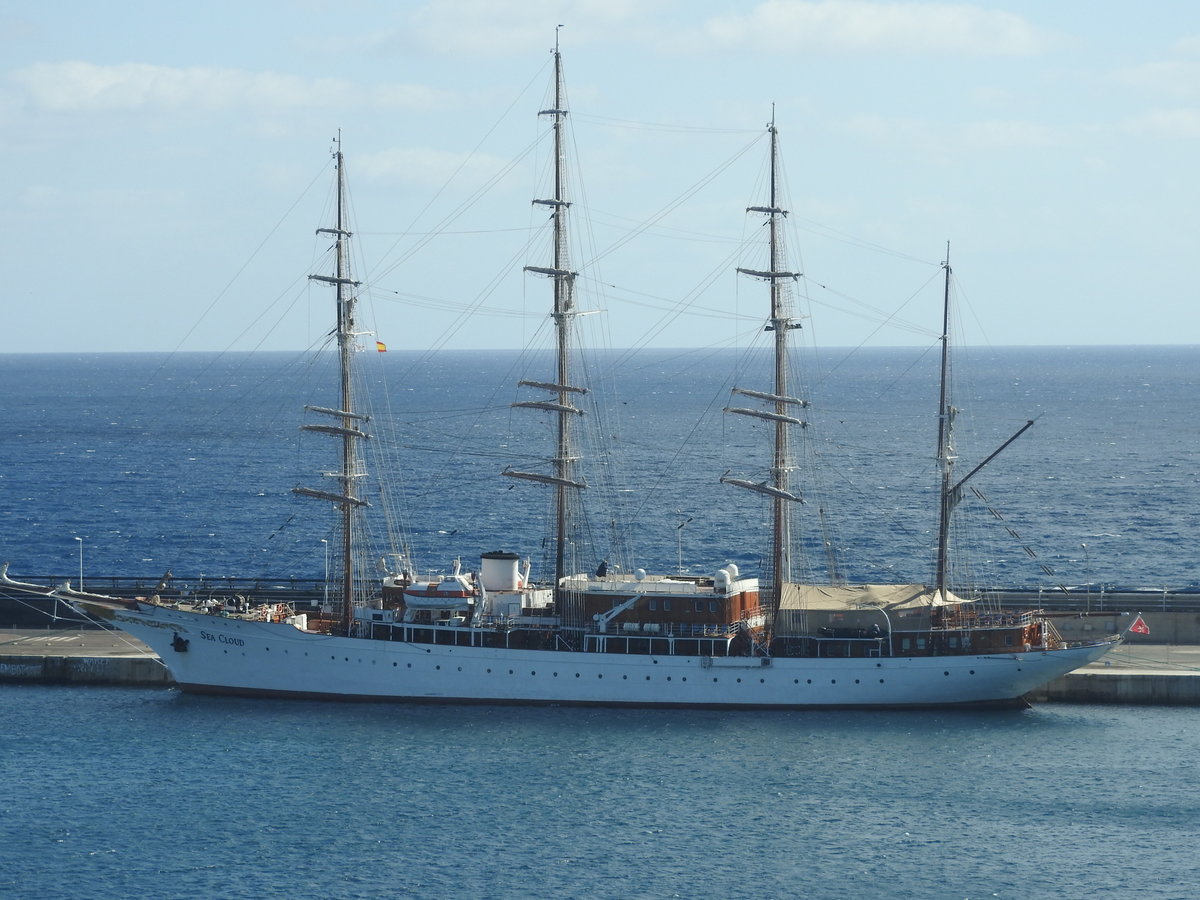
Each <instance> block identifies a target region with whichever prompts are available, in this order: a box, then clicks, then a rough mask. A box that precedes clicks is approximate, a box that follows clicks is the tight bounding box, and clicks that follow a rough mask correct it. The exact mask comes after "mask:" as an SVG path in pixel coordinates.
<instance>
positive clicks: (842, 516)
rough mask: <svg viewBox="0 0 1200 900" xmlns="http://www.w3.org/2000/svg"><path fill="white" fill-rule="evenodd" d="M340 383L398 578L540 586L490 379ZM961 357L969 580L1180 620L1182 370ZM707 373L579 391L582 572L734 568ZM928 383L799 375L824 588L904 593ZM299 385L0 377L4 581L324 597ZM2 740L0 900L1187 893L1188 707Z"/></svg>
mask: <svg viewBox="0 0 1200 900" xmlns="http://www.w3.org/2000/svg"><path fill="white" fill-rule="evenodd" d="M371 356H372V358H371V360H370V363H371V366H372V369H373V374H372V375H371V376H370V378H372V379H374V380H373V381H369V382H368V386H367V387H368V390H369V391H378V389H379V388H380V387H382V385H383V384H385V383H386V384H387V385H388V387H389V388H390V390H389V392H388V393H389V394H390V396H391V398H392V399H391V401H390V404H391V405H389V406H384V407H383V409H384V413H383V414H380V413H378V412H377V415H378V416H379V419H378V420H377V421H376V422H375V423H374V426H373V430H378V431H387V430H389V429H390V430H393V431H394V432H395V436H396V437H398V438H399V443H400V444H401V445H402V451H403V452H402V453H401V454H400V455H399V456H398V457H397V458H396V462H395V463H394V465H395V468H396V471H395V472H394V473H392V474H393V475H395V476H396V477H397V479H398V481H399V487H401V488H402V502H401V503H400V504H398V506H397V508H396V510H397V512H398V513H400V514H403V520H404V525H405V526H406V529H407V535H408V540H409V542H410V543H411V546H412V550H413V554H414V556H415V557H416V559H417V560H419V562H420V563H421V565H422V566H423V567H429V568H436V567H440V566H444V565H446V564H448V563H449V561H450V559H452V558H453V557H454V556H456V555H461V556H463V557H464V560H469V559H470V556H471V554H474V553H477V552H478V551H480V550H490V549H514V550H518V551H520V552H530V553H534V552H536V549H537V547H538V545H539V542H540V541H541V534H542V526H543V522H544V519H545V517H546V514H547V512H546V509H545V503H544V498H543V497H542V496H541V494H540V493H539V489H538V488H537V487H536V486H533V487H528V486H525V485H516V486H514V485H513V484H512V483H511V482H510V481H509V480H508V479H502V478H500V477H498V473H499V471H500V470H501V469H502V468H503V467H504V466H506V465H510V464H511V465H518V466H525V465H532V464H534V463H535V462H536V461H535V460H534V459H533V457H535V456H536V455H537V454H538V453H539V452H541V451H539V447H541V446H542V444H543V442H544V440H545V438H546V432H547V428H546V424H545V423H544V422H540V421H538V420H536V419H535V420H533V421H532V422H531V421H530V420H529V419H528V418H526V417H525V411H522V412H521V414H520V415H518V414H517V412H516V411H512V410H510V409H509V407H508V404H509V403H510V402H511V401H512V400H513V399H515V397H514V392H513V390H512V389H511V388H503V387H499V388H498V387H497V385H503V384H505V383H509V384H511V382H512V381H513V380H515V377H516V376H515V375H513V372H514V371H515V369H516V368H517V365H516V363H517V357H516V355H515V354H504V353H487V354H478V353H465V352H460V353H441V354H438V355H435V356H423V355H422V356H419V355H416V354H403V353H394V352H393V353H388V354H381V355H379V356H378V357H376V356H375V355H374V354H372V355H371ZM967 357H968V360H967V362H969V364H970V367H969V368H970V371H971V373H972V375H971V378H970V380H969V381H968V380H966V379H965V378H963V379H961V381H962V382H963V383H961V384H960V385H959V392H958V395H959V396H961V397H963V401H964V402H963V404H962V405H963V407H964V410H965V409H967V408H968V407H970V408H971V410H972V412H971V414H970V417H968V415H967V413H966V412H964V414H963V416H962V421H961V423H960V424H961V426H962V427H961V431H960V434H961V439H960V441H959V453H960V456H961V457H962V462H961V465H962V466H963V467H964V469H965V467H966V466H968V465H971V464H973V463H974V462H977V461H979V460H980V459H981V458H982V457H983V456H985V455H986V454H987V453H989V452H990V451H991V450H992V449H994V447H995V446H997V445H998V444H999V443H1000V442H1001V441H1003V440H1004V439H1005V438H1006V437H1007V436H1008V435H1009V434H1011V433H1012V432H1013V431H1015V430H1016V428H1018V427H1019V426H1020V425H1021V424H1023V423H1024V422H1025V421H1026V420H1027V419H1030V418H1036V419H1037V424H1036V425H1035V427H1034V428H1033V429H1032V430H1031V431H1030V432H1029V433H1027V434H1026V435H1025V436H1024V437H1022V438H1021V439H1020V440H1019V441H1018V442H1017V443H1016V444H1014V445H1013V447H1012V448H1010V449H1009V451H1007V452H1006V453H1005V454H1004V455H1003V456H1002V457H1001V459H1000V460H998V461H997V463H996V464H994V465H993V466H992V467H989V468H988V469H987V470H985V472H984V473H982V474H981V475H980V476H978V481H977V482H972V483H977V484H978V486H979V487H980V489H981V491H982V493H983V494H984V496H985V497H986V500H983V499H980V498H978V497H976V496H975V495H973V494H971V495H970V496H969V497H968V500H967V502H965V503H964V508H963V512H964V513H967V514H968V515H969V516H971V517H973V518H978V519H979V520H981V521H980V524H979V526H978V528H977V529H973V530H972V531H970V532H969V533H967V532H964V533H963V536H964V537H967V538H969V539H970V542H971V543H972V544H973V545H974V546H973V554H972V558H973V562H972V563H971V566H972V570H973V571H972V574H974V575H975V577H976V578H977V579H978V580H979V581H980V582H981V583H983V584H987V585H994V586H1001V587H1003V586H1027V587H1030V586H1031V587H1044V588H1046V589H1048V590H1052V589H1055V586H1056V585H1059V584H1062V585H1065V586H1067V587H1075V588H1077V587H1078V586H1079V585H1083V584H1086V583H1091V584H1092V585H1093V588H1094V589H1095V588H1098V587H1099V586H1101V585H1104V586H1109V587H1112V586H1131V587H1151V588H1163V587H1166V588H1171V589H1187V588H1192V589H1194V588H1196V587H1198V586H1200V574H1198V563H1197V555H1196V552H1195V547H1196V541H1197V536H1198V535H1200V452H1198V450H1197V445H1198V443H1200V442H1198V441H1197V437H1198V434H1197V424H1196V422H1197V413H1198V412H1200V408H1198V405H1197V404H1198V401H1197V396H1198V393H1197V380H1198V379H1200V349H1197V348H1086V349H1081V348H1071V349H1065V348H1059V349H1050V348H1044V349H989V350H975V351H970V352H969V353H968V354H967ZM737 362H738V361H737V360H736V359H735V358H734V354H732V353H731V352H729V351H720V352H712V351H709V352H699V353H697V352H687V353H685V352H679V353H670V352H666V351H653V352H651V351H645V352H643V353H640V354H636V355H632V356H624V355H621V354H611V355H610V356H607V357H603V358H600V359H599V360H598V361H597V362H595V363H594V365H595V366H596V368H597V375H598V379H597V382H598V385H599V388H598V390H599V392H601V393H604V394H606V395H608V398H609V400H610V404H609V408H610V410H612V412H611V413H610V414H608V417H607V418H605V419H604V420H603V422H602V423H601V425H602V429H601V430H603V431H604V432H605V436H606V438H607V439H608V445H607V449H605V450H603V451H601V453H600V462H601V464H602V465H601V467H600V468H599V469H596V470H589V472H590V474H589V476H588V478H589V484H590V485H591V487H590V488H589V491H595V492H596V493H597V494H601V493H603V492H605V491H607V493H609V494H611V497H610V498H609V499H612V498H615V505H614V506H613V507H612V511H610V512H607V513H595V514H591V515H593V516H594V518H593V519H592V520H590V524H591V525H592V530H593V532H594V537H595V539H596V543H597V545H598V549H597V551H596V552H597V554H600V553H608V552H609V551H610V550H611V549H613V548H615V547H616V546H617V545H618V544H621V543H622V542H623V543H624V545H625V546H627V547H628V548H629V552H630V554H631V557H630V559H629V562H628V564H631V565H644V566H646V567H647V568H655V569H660V570H661V569H663V568H667V569H674V568H675V567H676V566H678V567H681V568H684V569H686V570H688V571H692V572H701V571H711V570H712V569H714V568H716V567H717V566H718V565H721V564H724V563H725V562H727V561H736V562H738V563H739V565H741V566H743V567H744V568H747V569H750V570H753V569H754V568H755V567H756V566H757V565H758V564H759V561H760V556H761V553H762V547H763V540H762V537H761V534H762V532H761V526H762V524H763V520H764V518H765V510H764V509H763V508H762V507H761V505H759V504H757V502H756V501H755V499H754V498H753V497H751V498H750V499H749V500H747V498H746V497H743V496H741V495H740V494H741V492H737V491H734V490H733V489H731V488H728V487H727V486H722V485H720V484H719V483H718V482H717V479H718V478H719V476H720V475H722V474H724V473H725V472H726V471H736V472H738V473H739V474H740V473H742V472H744V471H749V470H751V467H752V466H753V461H754V460H756V459H758V458H760V457H761V454H762V453H763V450H764V446H765V440H764V435H763V433H761V431H760V432H755V431H754V429H753V428H751V429H747V428H746V427H745V425H746V423H742V422H739V423H737V424H736V425H735V424H732V423H731V422H730V421H729V419H731V418H733V417H722V416H721V415H720V409H721V407H722V406H723V405H725V404H726V403H728V397H729V395H728V387H729V385H730V381H729V376H728V374H727V373H728V372H729V370H730V369H731V368H734V365H732V364H734V363H737ZM931 363H935V361H933V360H931V359H930V358H929V354H928V353H926V354H921V353H919V352H917V351H907V350H873V351H860V352H859V353H856V354H839V353H830V354H828V355H825V356H821V357H819V358H818V360H817V361H816V365H814V366H813V367H812V368H811V370H809V371H808V372H807V375H806V378H807V383H806V385H805V390H806V392H808V393H809V394H810V395H811V397H812V398H813V405H812V407H811V408H810V410H808V411H807V412H808V413H809V414H810V415H811V419H812V425H811V426H810V428H809V429H806V436H807V437H810V438H811V446H810V447H809V448H808V449H807V450H806V451H805V452H806V453H807V454H808V455H809V456H810V457H811V459H810V460H808V462H811V463H813V464H814V465H813V469H814V470H819V471H820V472H821V473H822V474H821V475H819V476H818V477H816V478H815V480H813V481H812V482H808V481H806V482H805V492H806V498H807V499H808V500H809V502H808V503H807V504H805V510H804V512H805V513H806V516H807V518H806V519H805V522H806V524H804V525H802V526H801V527H800V535H799V537H800V538H801V539H802V540H810V539H811V535H812V534H813V532H814V530H815V526H813V525H811V524H807V522H808V521H809V519H811V518H813V517H815V518H817V519H820V520H827V523H828V524H827V526H825V528H826V530H823V531H822V532H821V534H822V535H829V536H830V542H831V546H832V547H833V549H834V550H835V551H836V553H835V554H833V555H835V556H836V558H837V560H838V567H839V571H840V574H842V575H843V576H844V577H846V578H849V579H850V580H858V581H879V580H895V579H905V580H924V579H926V578H928V577H929V571H930V565H931V563H930V550H931V542H932V528H933V518H932V507H933V504H932V497H933V482H934V478H935V476H934V470H933V464H932V457H933V446H934V433H933V426H932V424H931V411H932V409H931V408H932V405H933V402H932V397H933V391H934V379H935V377H936V375H935V372H934V371H933V365H931ZM321 368H322V366H321V365H318V364H313V363H311V362H309V361H304V360H301V359H300V358H294V357H291V356H289V355H286V354H276V355H273V356H271V355H269V356H267V357H266V358H265V359H264V358H258V357H249V356H246V357H240V356H213V355H176V356H155V355H139V356H119V355H84V356H78V355H61V356H0V378H2V383H3V385H4V391H3V394H2V395H0V407H2V408H3V413H4V421H5V428H4V429H3V430H0V447H2V448H3V449H2V455H0V459H2V460H3V466H0V559H3V560H9V561H11V563H12V572H13V573H14V574H16V575H17V576H33V575H58V576H61V577H64V578H71V579H72V580H74V579H76V578H77V577H78V574H79V567H80V551H81V550H82V555H83V559H82V562H83V566H84V569H85V572H84V574H85V579H86V577H89V576H95V575H113V574H144V575H147V576H154V577H157V576H158V575H160V574H162V572H163V571H165V570H166V569H171V570H172V571H173V572H174V573H175V574H176V576H177V578H179V579H180V580H181V581H183V582H184V583H187V582H188V581H189V580H193V579H197V578H199V577H200V576H201V575H240V576H246V575H253V576H261V577H266V578H279V579H284V578H286V577H288V576H291V575H297V576H303V577H312V578H315V577H319V576H320V575H321V574H322V572H323V567H324V547H325V546H327V545H324V544H322V543H321V541H322V539H327V538H328V537H329V535H330V532H329V530H328V523H327V522H326V520H325V516H324V512H325V510H323V509H322V508H321V506H320V504H314V503H312V502H306V501H305V500H303V499H301V498H296V497H294V496H293V495H292V494H291V488H292V487H293V486H294V485H296V484H312V481H313V478H314V473H319V472H320V471H321V470H322V468H323V467H328V463H327V462H326V461H324V460H323V459H322V458H321V457H320V456H319V454H316V453H315V452H314V450H313V448H312V446H311V445H310V444H309V443H308V442H306V441H305V440H303V439H301V438H300V436H299V434H298V431H297V428H296V425H297V421H298V420H297V410H298V409H299V407H300V405H301V404H303V403H305V402H311V401H312V397H311V395H310V392H309V388H310V387H311V386H314V385H317V384H321V383H323V382H324V380H325V375H326V373H324V372H322V371H318V370H319V369H321ZM959 372H963V373H965V369H956V374H958V373H959ZM748 374H749V376H750V377H751V378H754V377H756V376H757V375H758V374H761V373H756V372H753V371H752V372H749V373H748ZM914 376H915V377H914ZM756 383H758V384H760V383H761V382H756ZM319 399H320V398H318V402H319ZM806 465H807V463H806ZM378 506H379V507H380V509H379V511H383V504H382V503H379V504H378ZM989 507H990V509H992V510H995V513H996V514H997V515H999V516H1000V518H997V515H993V513H991V512H989V511H988V509H989ZM397 524H399V523H397ZM681 525H683V527H680V526H681ZM618 533H619V537H618V536H616V535H618ZM76 538H80V539H81V540H76ZM1084 545H1086V547H1085V546H1084ZM530 548H533V549H530ZM1025 548H1029V550H1026V549H1025ZM824 556H825V554H824V553H822V552H817V553H814V554H810V557H809V558H810V561H813V562H823V561H824V559H823V557H824ZM1043 567H1045V568H1043ZM1047 569H1048V570H1049V573H1048V572H1047ZM1051 573H1052V574H1051ZM0 722H3V723H4V725H3V728H0V777H2V778H3V784H4V790H3V791H2V792H0V896H6V897H7V896H11V897H14V898H38V900H52V898H95V900H122V898H126V897H131V896H144V897H156V898H157V897H163V898H175V897H179V898H196V897H228V898H260V897H281V898H283V897H287V898H375V897H402V896H411V897H422V898H426V897H427V898H440V897H470V898H524V897H546V898H550V897H554V898H559V897H561V898H573V897H579V898H583V897H595V898H609V897H611V898H631V897H638V898H641V897H645V898H659V897H689V898H690V897H754V898H783V897H814V898H824V897H831V898H832V897H880V898H910V897H922V898H925V897H930V898H943V897H944V898H979V897H999V898H1029V897H1065V898H1076V897H1078V898H1085V897H1086V898H1091V897H1113V898H1125V897H1147V898H1180V900H1183V898H1191V897H1194V896H1196V894H1197V891H1198V890H1200V864H1198V863H1197V858H1196V855H1195V850H1194V848H1195V846H1196V845H1197V840H1198V838H1200V819H1198V818H1197V815H1196V804H1195V801H1194V796H1195V784H1196V780H1197V777H1198V775H1200V772H1198V763H1197V760H1200V713H1197V712H1196V711H1194V710H1191V709H1160V708H1123V707H1092V706H1069V705H1044V706H1041V707H1038V708H1035V709H1031V710H1026V711H1022V712H989V713H986V714H980V713H953V714H947V713H933V712H920V713H861V714H860V713H853V712H845V711H842V712H836V713H759V712H746V713H731V712H680V711H668V712H662V711H656V712H645V711H637V710H577V709H509V708H488V707H477V708H473V707H440V706H405V705H396V706H341V705H337V704H319V703H303V702H253V701H239V700H228V699H213V698H194V697H185V696H183V695H180V694H179V693H178V692H176V691H173V690H160V689H102V688H92V689H77V688H63V687H19V686H8V687H4V688H3V689H0Z"/></svg>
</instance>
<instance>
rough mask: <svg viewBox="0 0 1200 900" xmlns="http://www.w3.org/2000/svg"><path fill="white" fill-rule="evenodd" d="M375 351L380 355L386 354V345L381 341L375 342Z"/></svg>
mask: <svg viewBox="0 0 1200 900" xmlns="http://www.w3.org/2000/svg"><path fill="white" fill-rule="evenodd" d="M375 349H376V350H378V351H379V352H380V353H387V344H385V343H384V342H383V341H376V342H375Z"/></svg>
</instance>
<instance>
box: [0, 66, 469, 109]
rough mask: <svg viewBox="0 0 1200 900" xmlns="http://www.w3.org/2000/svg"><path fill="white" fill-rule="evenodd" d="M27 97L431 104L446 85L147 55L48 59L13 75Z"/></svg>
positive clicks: (188, 103) (118, 102)
mask: <svg viewBox="0 0 1200 900" xmlns="http://www.w3.org/2000/svg"><path fill="white" fill-rule="evenodd" d="M9 79H10V81H12V82H14V83H16V84H17V85H18V86H19V87H21V88H22V89H23V90H24V92H25V95H26V99H27V102H28V103H29V104H31V105H33V106H35V107H38V108H40V109H44V110H49V111H54V112H118V111H136V110H147V109H149V110H173V109H191V110H194V109H207V110H217V109H230V108H246V107H253V108H265V109H294V108H315V107H329V108H332V107H347V106H350V107H364V106H365V107H373V106H375V107H389V108H429V107H432V106H434V105H436V104H438V103H443V102H445V98H446V97H447V96H449V95H448V93H447V92H445V91H440V90H436V89H433V88H427V87H422V86H418V85H404V84H383V85H376V86H374V87H367V88H363V87H360V86H357V85H354V84H352V83H350V82H348V81H343V80H340V79H335V78H299V77H296V76H293V75H284V74H280V73H277V72H251V71H246V70H243V69H221V68H210V67H204V66H196V67H191V68H183V69H180V68H171V67H168V66H156V65H150V64H147V63H122V64H120V65H97V64H95V63H88V62H54V63H50V62H43V63H34V64H33V65H30V66H27V67H26V68H24V69H18V70H17V71H15V72H13V73H12V74H11V75H10V76H9Z"/></svg>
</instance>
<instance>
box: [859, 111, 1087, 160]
mask: <svg viewBox="0 0 1200 900" xmlns="http://www.w3.org/2000/svg"><path fill="white" fill-rule="evenodd" d="M843 129H844V130H845V131H846V132H847V133H848V134H852V135H856V136H858V137H861V138H863V139H865V140H869V141H872V142H875V143H878V144H885V145H888V146H893V147H899V146H907V147H912V148H915V149H917V150H920V151H922V152H938V153H941V152H952V151H959V150H964V149H969V150H971V151H985V152H986V151H993V150H1002V151H1008V150H1021V149H1028V148H1034V149H1037V148H1043V147H1052V146H1059V145H1061V144H1063V142H1064V140H1065V138H1066V137H1067V135H1065V134H1064V133H1062V132H1061V131H1060V130H1058V129H1056V128H1053V127H1050V126H1047V125H1042V124H1039V123H1037V122H1027V121H1021V120H990V121H982V122H967V123H965V124H962V125H948V124H946V123H942V122H932V121H924V120H921V119H915V118H904V117H888V116H855V117H853V118H851V119H847V120H846V121H845V123H844V124H843Z"/></svg>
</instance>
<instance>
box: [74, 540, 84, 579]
mask: <svg viewBox="0 0 1200 900" xmlns="http://www.w3.org/2000/svg"><path fill="white" fill-rule="evenodd" d="M75 540H77V541H79V590H80V591H82V590H83V538H81V537H78V536H77V537H76V538H75Z"/></svg>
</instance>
